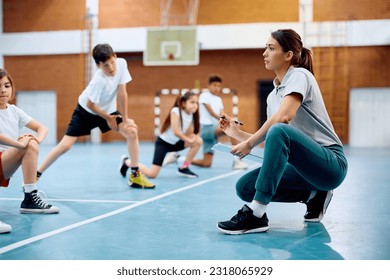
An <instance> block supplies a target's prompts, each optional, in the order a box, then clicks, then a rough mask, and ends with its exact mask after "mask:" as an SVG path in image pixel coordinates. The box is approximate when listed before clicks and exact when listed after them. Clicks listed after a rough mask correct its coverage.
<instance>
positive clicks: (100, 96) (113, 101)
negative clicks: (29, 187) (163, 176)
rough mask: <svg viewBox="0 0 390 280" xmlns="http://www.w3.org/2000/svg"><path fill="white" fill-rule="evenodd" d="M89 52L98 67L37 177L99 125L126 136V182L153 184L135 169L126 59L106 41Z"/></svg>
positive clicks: (136, 151)
mask: <svg viewBox="0 0 390 280" xmlns="http://www.w3.org/2000/svg"><path fill="white" fill-rule="evenodd" d="M92 56H93V59H94V60H95V63H96V66H97V67H98V68H99V69H98V70H97V71H96V72H95V74H94V75H93V77H92V79H91V81H90V82H89V84H88V86H87V87H86V88H85V89H84V91H83V92H82V93H81V95H80V96H79V99H78V104H77V107H76V109H75V110H74V112H73V115H72V118H71V120H70V123H69V126H68V129H67V131H66V133H65V136H64V137H63V138H62V139H61V141H60V142H59V143H58V144H57V146H56V147H54V149H53V150H52V151H51V152H50V153H49V154H48V155H47V157H46V158H45V159H44V161H43V162H42V164H41V165H40V166H39V167H38V172H37V179H38V178H39V177H40V176H41V175H42V173H43V172H44V171H45V170H46V169H47V168H48V167H49V166H50V165H51V164H53V163H54V161H56V160H57V159H58V158H59V157H60V156H61V155H62V154H64V153H66V152H67V151H68V150H69V149H70V148H71V147H72V145H73V144H74V143H75V142H76V140H77V138H78V137H79V136H84V135H90V133H91V129H93V128H95V127H99V128H100V130H101V132H102V133H105V132H107V131H110V130H115V131H118V132H119V133H120V134H122V135H123V136H124V137H125V138H126V141H127V147H128V151H129V155H130V157H131V171H132V172H131V174H130V178H129V186H130V187H134V188H154V187H155V186H154V185H153V184H152V183H151V182H149V181H148V180H147V179H146V178H145V177H144V176H143V174H142V173H141V172H140V171H139V169H138V160H139V140H138V126H137V125H136V124H135V122H134V120H133V119H129V118H128V116H127V90H126V84H127V83H128V82H130V81H131V75H130V73H129V70H128V68H127V62H126V60H125V59H123V58H117V57H116V54H115V53H114V51H113V49H112V48H111V46H110V45H108V44H98V45H96V46H95V47H94V49H93V51H92ZM117 104H118V107H119V108H118V109H119V111H118V110H117Z"/></svg>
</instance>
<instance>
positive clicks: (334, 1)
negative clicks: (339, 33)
mask: <svg viewBox="0 0 390 280" xmlns="http://www.w3.org/2000/svg"><path fill="white" fill-rule="evenodd" d="M389 18H390V1H389V0H359V1H356V0H342V1H340V0H313V19H314V21H337V20H364V19H366V20H367V19H389Z"/></svg>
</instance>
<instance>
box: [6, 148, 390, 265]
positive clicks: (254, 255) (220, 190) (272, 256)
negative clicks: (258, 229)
mask: <svg viewBox="0 0 390 280" xmlns="http://www.w3.org/2000/svg"><path fill="white" fill-rule="evenodd" d="M51 148H52V146H50V145H46V146H45V145H42V146H41V153H40V160H42V159H43V157H44V156H45V155H46V154H47V153H48V152H49V150H50V149H51ZM345 148H346V155H347V158H348V160H349V173H348V176H347V178H346V180H345V181H344V183H343V184H342V185H341V186H340V187H339V188H338V189H336V190H335V191H334V196H333V200H332V201H331V203H330V205H329V208H328V211H327V213H326V215H325V217H324V219H323V220H322V222H321V223H305V222H304V221H303V215H304V213H305V210H306V206H305V205H303V204H300V203H291V204H288V203H271V204H270V205H269V207H268V211H267V214H268V217H269V220H270V223H269V226H270V229H269V230H268V231H267V232H265V233H259V234H248V235H239V236H229V235H225V234H222V233H220V232H219V231H218V230H217V228H216V224H217V222H218V221H221V220H227V219H230V218H231V217H232V216H233V215H234V214H236V212H237V210H238V209H240V208H241V207H242V205H243V202H242V201H240V200H239V198H238V197H237V196H236V195H235V182H236V181H237V179H238V178H239V177H240V176H242V175H243V174H244V172H246V171H236V170H232V168H231V164H232V161H233V158H232V156H230V155H229V154H224V153H221V152H216V154H215V157H214V162H213V166H212V168H207V169H206V168H198V167H194V166H193V167H192V169H193V171H194V172H196V173H198V174H199V178H198V179H187V178H183V177H178V176H177V175H176V171H177V165H176V164H171V165H168V166H166V167H164V168H163V169H162V170H161V172H160V174H159V176H158V178H156V179H154V180H152V181H153V182H154V183H155V184H156V188H155V189H152V190H150V189H149V190H148V189H146V190H142V189H131V188H129V187H128V186H127V178H123V177H121V176H120V174H119V172H118V165H119V160H120V156H121V155H122V154H124V153H126V145H125V143H122V142H118V143H105V144H83V143H78V144H76V145H75V146H74V147H73V148H72V149H71V150H70V151H69V152H68V153H67V154H65V155H64V156H62V157H61V158H60V159H59V160H58V161H57V162H56V163H55V164H54V165H53V166H51V167H50V168H49V169H48V170H47V172H46V173H45V174H44V175H43V176H42V177H41V179H40V181H39V184H38V187H39V189H40V190H42V191H44V193H45V195H46V197H47V198H46V200H47V201H48V202H50V203H51V204H53V205H55V206H57V207H59V208H60V210H61V211H60V213H59V214H58V215H40V214H20V213H19V206H20V202H21V200H22V198H23V192H22V188H21V184H22V176H21V170H20V169H19V170H18V172H17V173H16V174H15V175H14V176H13V178H12V179H11V183H10V186H9V187H8V188H0V220H1V221H3V222H6V223H8V224H10V225H11V226H12V227H13V230H12V232H11V233H7V234H1V235H0V260H389V259H390V239H389V236H388V233H389V232H390V221H389V219H388V215H389V213H390V203H389V200H388V199H389V198H390V187H389V182H390V175H389V167H390V149H389V148H386V149H384V148H352V147H348V146H346V147H345ZM140 150H141V162H143V163H145V164H150V163H151V161H152V157H153V150H154V145H153V143H150V142H143V143H141V148H140ZM255 152H256V153H259V154H261V152H262V151H261V149H258V150H256V151H255ZM246 162H247V163H248V164H249V165H250V168H255V167H257V166H259V164H260V163H256V162H253V161H249V160H246Z"/></svg>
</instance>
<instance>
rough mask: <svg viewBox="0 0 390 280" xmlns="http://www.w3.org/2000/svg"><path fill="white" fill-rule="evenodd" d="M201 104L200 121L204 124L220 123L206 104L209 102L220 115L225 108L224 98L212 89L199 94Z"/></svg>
mask: <svg viewBox="0 0 390 280" xmlns="http://www.w3.org/2000/svg"><path fill="white" fill-rule="evenodd" d="M199 104H200V105H199V115H200V116H199V122H200V123H201V124H203V125H209V124H213V125H216V124H218V120H217V119H216V118H214V117H213V116H212V115H211V114H210V113H209V111H207V109H206V107H205V106H204V104H209V105H210V107H211V109H212V110H213V112H214V113H215V114H217V115H219V114H220V113H221V110H223V103H222V98H221V97H219V96H218V95H215V94H212V93H211V92H210V91H204V92H202V93H201V94H200V96H199Z"/></svg>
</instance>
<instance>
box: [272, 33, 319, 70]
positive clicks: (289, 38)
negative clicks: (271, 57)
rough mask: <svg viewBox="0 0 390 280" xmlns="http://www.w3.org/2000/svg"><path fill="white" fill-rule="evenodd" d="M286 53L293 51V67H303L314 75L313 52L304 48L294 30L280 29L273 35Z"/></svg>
mask: <svg viewBox="0 0 390 280" xmlns="http://www.w3.org/2000/svg"><path fill="white" fill-rule="evenodd" d="M271 36H272V38H274V39H275V40H276V41H278V43H279V45H280V46H281V47H282V49H283V51H284V52H288V51H292V53H293V58H292V60H291V65H293V66H297V67H303V68H305V69H307V70H309V71H310V72H311V73H312V74H313V75H314V70H313V58H312V55H311V51H310V50H309V49H307V48H305V47H304V46H303V43H302V40H301V36H299V34H298V33H297V32H295V31H294V30H292V29H279V30H276V31H274V32H272V33H271Z"/></svg>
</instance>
